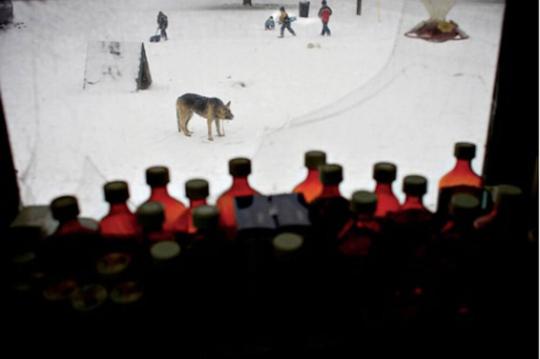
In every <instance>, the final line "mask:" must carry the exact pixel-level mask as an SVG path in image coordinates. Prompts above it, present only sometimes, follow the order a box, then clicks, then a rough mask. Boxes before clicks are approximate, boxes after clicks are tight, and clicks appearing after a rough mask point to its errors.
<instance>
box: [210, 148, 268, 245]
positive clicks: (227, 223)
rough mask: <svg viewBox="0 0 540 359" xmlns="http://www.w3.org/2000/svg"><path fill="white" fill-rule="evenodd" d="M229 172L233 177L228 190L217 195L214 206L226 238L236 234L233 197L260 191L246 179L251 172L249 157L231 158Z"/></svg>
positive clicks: (257, 193) (254, 193)
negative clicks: (217, 211)
mask: <svg viewBox="0 0 540 359" xmlns="http://www.w3.org/2000/svg"><path fill="white" fill-rule="evenodd" d="M229 173H230V175H231V176H232V177H233V183H232V185H231V187H230V188H229V189H228V190H226V191H225V192H223V193H222V194H221V195H220V196H219V198H218V200H217V202H216V206H217V208H218V209H219V213H220V225H221V227H222V228H223V229H224V230H225V234H226V235H227V238H229V239H232V238H234V236H235V235H236V214H235V213H236V207H235V198H236V197H241V196H253V195H259V194H260V193H259V192H258V191H256V190H254V189H253V188H252V187H251V186H250V184H249V181H248V176H249V175H250V174H251V161H250V160H249V159H247V158H233V159H231V160H230V161H229Z"/></svg>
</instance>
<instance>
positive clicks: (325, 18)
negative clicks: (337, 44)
mask: <svg viewBox="0 0 540 359" xmlns="http://www.w3.org/2000/svg"><path fill="white" fill-rule="evenodd" d="M321 5H322V6H321V8H320V9H319V17H320V18H321V21H322V33H321V36H324V35H325V34H327V35H328V36H330V35H331V34H330V28H329V27H328V22H329V21H330V15H332V9H331V8H330V6H328V5H327V4H326V0H322V2H321Z"/></svg>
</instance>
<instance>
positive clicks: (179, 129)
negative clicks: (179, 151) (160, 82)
mask: <svg viewBox="0 0 540 359" xmlns="http://www.w3.org/2000/svg"><path fill="white" fill-rule="evenodd" d="M182 116H183V115H182V110H181V109H180V104H179V103H178V101H177V102H176V124H177V125H178V132H182V121H181V118H182Z"/></svg>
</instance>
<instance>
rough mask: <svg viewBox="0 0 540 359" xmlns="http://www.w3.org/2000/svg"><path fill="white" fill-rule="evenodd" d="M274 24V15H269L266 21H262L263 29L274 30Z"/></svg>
mask: <svg viewBox="0 0 540 359" xmlns="http://www.w3.org/2000/svg"><path fill="white" fill-rule="evenodd" d="M275 26H276V23H275V22H274V17H273V16H270V17H269V18H268V19H266V21H265V22H264V29H265V30H274V27H275Z"/></svg>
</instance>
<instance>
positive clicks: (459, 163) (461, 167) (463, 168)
mask: <svg viewBox="0 0 540 359" xmlns="http://www.w3.org/2000/svg"><path fill="white" fill-rule="evenodd" d="M453 171H459V172H472V173H474V171H473V169H472V165H471V160H466V159H462V158H458V159H457V160H456V165H455V166H454V169H453Z"/></svg>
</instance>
